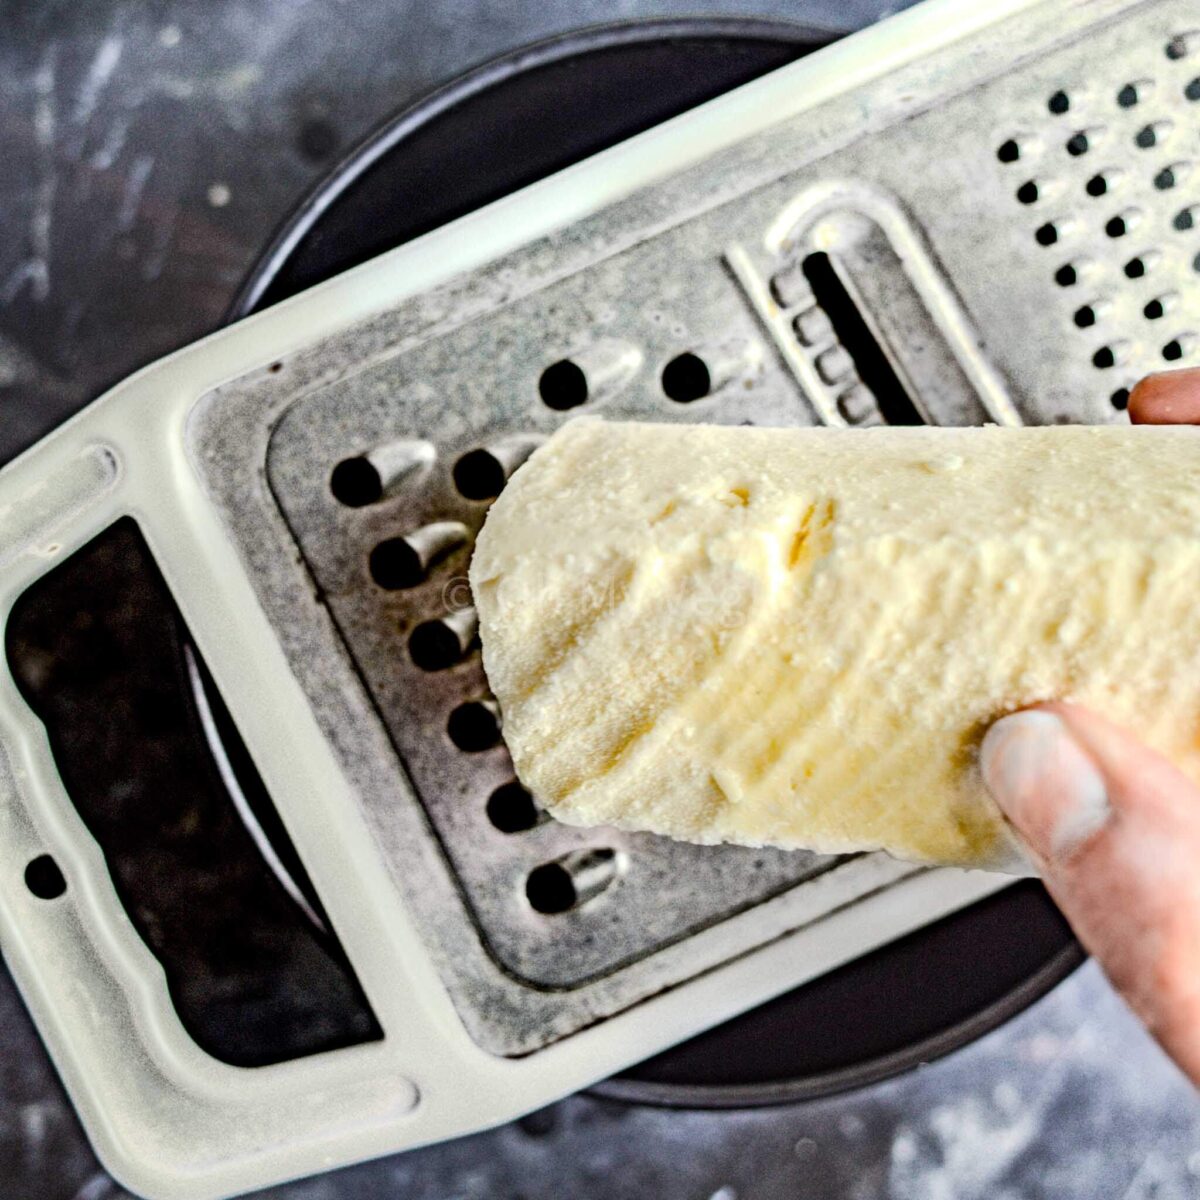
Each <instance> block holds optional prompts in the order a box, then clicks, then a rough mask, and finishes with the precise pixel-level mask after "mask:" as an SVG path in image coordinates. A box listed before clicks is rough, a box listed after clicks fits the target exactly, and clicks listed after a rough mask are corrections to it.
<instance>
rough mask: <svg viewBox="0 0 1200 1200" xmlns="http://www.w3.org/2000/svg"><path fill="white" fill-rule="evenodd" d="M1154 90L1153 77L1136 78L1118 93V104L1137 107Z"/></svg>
mask: <svg viewBox="0 0 1200 1200" xmlns="http://www.w3.org/2000/svg"><path fill="white" fill-rule="evenodd" d="M1153 92H1154V80H1153V79H1135V80H1133V81H1132V82H1131V83H1127V84H1126V85H1125V86H1124V87H1123V88H1122V89H1121V90H1120V91H1119V92H1118V93H1117V104H1118V105H1119V106H1120V107H1121V108H1136V107H1137V106H1138V105H1139V104H1141V103H1143V102H1144V101H1145V100H1147V99H1148V98H1149V97H1150V96H1151V95H1152V94H1153Z"/></svg>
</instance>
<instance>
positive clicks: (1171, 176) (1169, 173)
mask: <svg viewBox="0 0 1200 1200" xmlns="http://www.w3.org/2000/svg"><path fill="white" fill-rule="evenodd" d="M1176 182H1177V180H1176V179H1175V169H1174V168H1173V167H1163V169H1162V170H1161V171H1159V173H1158V174H1157V175H1155V177H1154V186H1155V187H1156V188H1158V190H1159V191H1160V192H1169V191H1170V190H1171V189H1172V188H1173V187H1174V186H1175V184H1176Z"/></svg>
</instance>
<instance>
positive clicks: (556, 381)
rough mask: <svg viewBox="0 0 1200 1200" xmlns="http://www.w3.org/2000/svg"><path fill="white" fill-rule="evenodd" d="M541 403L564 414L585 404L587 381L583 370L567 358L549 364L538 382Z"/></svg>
mask: <svg viewBox="0 0 1200 1200" xmlns="http://www.w3.org/2000/svg"><path fill="white" fill-rule="evenodd" d="M538 394H539V395H540V396H541V398H542V402H543V403H544V404H545V405H546V406H547V407H548V408H552V409H554V410H555V411H556V412H566V411H567V409H570V408H578V407H579V406H580V405H581V404H586V403H587V398H588V381H587V376H586V375H585V374H584V372H583V368H582V367H581V366H580V365H579V364H578V363H573V362H572V361H571V360H570V359H569V358H562V359H559V361H558V362H556V363H551V364H550V365H549V366H548V367H547V368H546V369H545V370H544V371H543V372H542V375H541V378H540V379H539V380H538Z"/></svg>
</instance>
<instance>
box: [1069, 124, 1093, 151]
mask: <svg viewBox="0 0 1200 1200" xmlns="http://www.w3.org/2000/svg"><path fill="white" fill-rule="evenodd" d="M1092 141H1093V138H1092V136H1091V135H1090V134H1088V133H1087V132H1086V131H1085V130H1082V129H1081V130H1080V131H1079V132H1078V133H1076V134H1072V135H1071V137H1069V138H1068V139H1067V153H1068V154H1069V155H1070V156H1071V157H1072V158H1081V157H1082V156H1083V155H1085V154H1086V153H1087V152H1088V151H1089V150H1090V149H1091V148H1092Z"/></svg>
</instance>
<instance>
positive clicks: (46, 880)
mask: <svg viewBox="0 0 1200 1200" xmlns="http://www.w3.org/2000/svg"><path fill="white" fill-rule="evenodd" d="M25 886H26V887H27V888H28V889H29V890H30V891H31V892H32V893H33V894H34V895H35V896H36V897H37V898H38V899H39V900H57V899H58V898H59V896H61V895H62V894H63V893H64V892H65V891H66V890H67V881H66V880H65V879H64V878H63V873H62V871H60V870H59V868H58V863H56V862H55V861H54V859H53V858H51V857H50V855H49V854H39V855H38V856H37V858H35V859H33V860H32V861H31V862H30V863H29V864H28V865H27V866H26V868H25Z"/></svg>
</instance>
